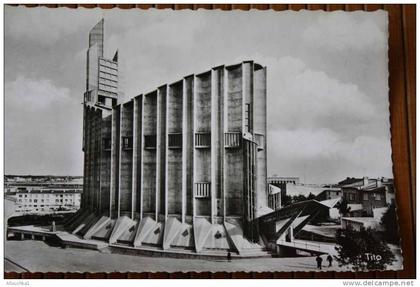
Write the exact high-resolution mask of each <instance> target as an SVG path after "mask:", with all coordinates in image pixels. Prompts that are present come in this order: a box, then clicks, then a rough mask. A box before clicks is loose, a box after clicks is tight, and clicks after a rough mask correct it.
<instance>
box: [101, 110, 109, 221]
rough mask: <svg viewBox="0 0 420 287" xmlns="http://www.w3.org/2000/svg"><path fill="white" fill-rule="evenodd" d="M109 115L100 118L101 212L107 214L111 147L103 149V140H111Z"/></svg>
mask: <svg viewBox="0 0 420 287" xmlns="http://www.w3.org/2000/svg"><path fill="white" fill-rule="evenodd" d="M111 126H112V119H111V116H107V117H105V118H103V120H102V135H101V144H102V147H101V168H100V173H101V212H107V213H108V214H109V210H110V209H109V208H110V207H109V204H110V202H109V200H110V197H109V196H110V188H111V149H105V146H104V140H106V139H109V140H111Z"/></svg>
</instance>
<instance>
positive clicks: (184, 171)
mask: <svg viewBox="0 0 420 287" xmlns="http://www.w3.org/2000/svg"><path fill="white" fill-rule="evenodd" d="M187 97H188V95H187V82H186V79H184V80H183V81H182V190H181V193H182V194H181V196H182V214H181V222H182V223H185V216H186V213H187V180H188V166H187V164H188V163H187V157H188V151H187V148H188V147H187V141H188V131H187V130H188V116H187V115H188V114H187V113H188V99H187Z"/></svg>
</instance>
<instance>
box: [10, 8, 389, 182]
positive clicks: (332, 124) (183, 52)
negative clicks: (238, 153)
mask: <svg viewBox="0 0 420 287" xmlns="http://www.w3.org/2000/svg"><path fill="white" fill-rule="evenodd" d="M101 17H104V19H105V56H106V57H112V55H113V54H114V52H115V50H116V49H118V50H119V61H120V69H121V73H122V79H121V84H122V85H123V89H124V92H125V95H124V97H125V99H129V98H131V97H133V96H135V95H138V94H140V93H143V92H148V91H151V90H153V89H155V88H156V87H158V86H159V85H161V84H164V83H168V82H173V81H175V80H178V79H180V78H182V77H183V76H185V75H188V74H191V73H198V72H202V71H205V70H208V69H209V68H210V67H213V66H217V65H220V64H232V63H235V62H240V61H242V60H248V59H253V60H255V61H257V62H259V63H261V64H262V65H264V66H267V74H268V75H267V77H268V79H267V89H268V99H267V101H268V103H267V104H268V115H267V116H268V173H269V175H273V174H277V175H280V176H299V177H301V180H302V181H305V182H308V183H324V182H337V181H338V180H341V179H342V178H345V177H347V176H363V175H367V176H371V177H378V176H386V177H392V162H391V147H390V126H389V106H388V82H387V79H388V72H387V64H388V59H387V49H388V48H387V38H388V32H387V14H386V13H385V12H374V13H366V12H353V13H345V12H338V13H337V12H335V13H327V12H299V13H297V12H269V11H252V12H239V11H237V12H222V11H199V12H190V11H189V10H188V11H177V12H173V11H171V10H168V11H162V10H159V11H153V10H147V11H144V10H139V9H136V10H119V9H112V10H111V11H110V10H100V9H94V10H92V9H83V8H81V9H77V10H74V9H67V8H60V9H48V8H22V7H7V6H6V7H5V173H6V174H70V175H81V174H83V153H82V151H81V145H82V144H81V141H82V105H81V103H82V95H83V92H84V89H85V77H86V75H85V73H86V66H85V62H86V50H87V45H88V33H89V30H90V29H91V28H92V27H93V26H94V25H95V24H96V23H97V22H98V21H99V20H100V19H101Z"/></svg>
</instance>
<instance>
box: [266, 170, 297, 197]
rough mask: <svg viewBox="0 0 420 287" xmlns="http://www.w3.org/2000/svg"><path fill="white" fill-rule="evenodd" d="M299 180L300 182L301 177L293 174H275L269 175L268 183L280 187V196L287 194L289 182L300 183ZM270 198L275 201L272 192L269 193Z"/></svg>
mask: <svg viewBox="0 0 420 287" xmlns="http://www.w3.org/2000/svg"><path fill="white" fill-rule="evenodd" d="M299 182H300V181H299V177H293V176H277V175H273V176H269V177H267V183H268V184H269V185H272V186H277V187H278V188H280V197H284V196H285V195H286V194H287V184H299ZM277 196H279V195H277ZM269 200H271V201H273V198H270V194H269ZM277 202H278V201H277ZM280 202H281V200H280Z"/></svg>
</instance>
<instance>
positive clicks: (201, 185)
mask: <svg viewBox="0 0 420 287" xmlns="http://www.w3.org/2000/svg"><path fill="white" fill-rule="evenodd" d="M194 197H199V198H208V197H210V182H196V183H195V184H194Z"/></svg>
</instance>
